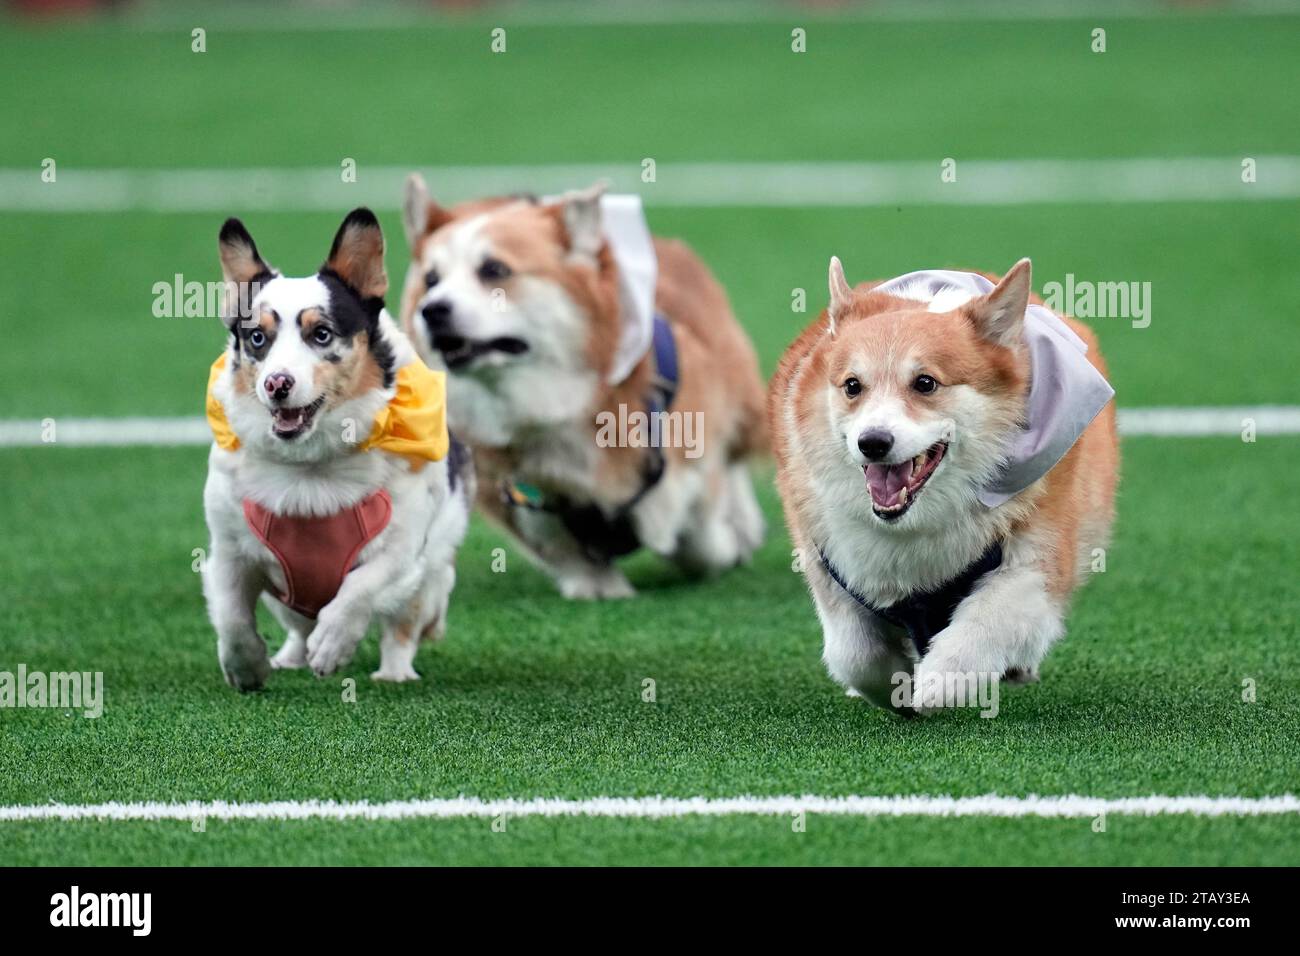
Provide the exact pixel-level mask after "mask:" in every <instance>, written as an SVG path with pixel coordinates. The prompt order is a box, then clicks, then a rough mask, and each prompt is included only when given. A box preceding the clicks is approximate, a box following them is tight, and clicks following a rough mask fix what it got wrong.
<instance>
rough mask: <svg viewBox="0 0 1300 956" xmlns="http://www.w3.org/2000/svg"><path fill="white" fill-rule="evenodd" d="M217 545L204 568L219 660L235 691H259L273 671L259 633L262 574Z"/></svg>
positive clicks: (209, 612)
mask: <svg viewBox="0 0 1300 956" xmlns="http://www.w3.org/2000/svg"><path fill="white" fill-rule="evenodd" d="M229 553H230V549H226V548H222V547H220V546H218V545H216V544H215V543H214V545H213V548H212V554H211V555H210V556H209V557H208V560H207V561H206V562H204V566H203V591H204V595H205V596H206V598H207V602H208V616H209V617H210V618H211V619H212V626H213V628H214V629H215V630H216V632H217V659H218V660H219V661H220V662H221V672H222V673H223V674H224V675H225V677H226V683H228V684H229V685H230V686H231V687H234V688H235V689H236V690H241V691H250V690H259V689H260V688H261V687H262V685H263V684H265V683H266V677H267V675H268V674H269V673H270V671H271V664H270V661H269V660H268V659H267V655H266V641H265V640H263V639H262V635H260V634H258V633H257V616H256V608H257V597H258V595H259V594H260V593H261V591H262V583H263V582H262V580H261V573H260V572H259V571H258V570H257V569H256V568H255V567H253V566H251V565H249V564H246V563H245V562H243V561H241V560H240V559H239V558H238V557H237V556H236V557H227V554H229Z"/></svg>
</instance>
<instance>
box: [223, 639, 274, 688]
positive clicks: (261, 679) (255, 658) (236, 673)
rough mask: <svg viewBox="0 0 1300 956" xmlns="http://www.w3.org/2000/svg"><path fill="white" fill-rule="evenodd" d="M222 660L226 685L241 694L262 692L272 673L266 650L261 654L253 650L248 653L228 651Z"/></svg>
mask: <svg viewBox="0 0 1300 956" xmlns="http://www.w3.org/2000/svg"><path fill="white" fill-rule="evenodd" d="M220 658H221V673H222V674H224V675H225V678H226V683H227V684H229V685H230V686H231V687H233V688H235V690H237V691H240V692H241V693H248V692H249V691H254V690H261V689H262V687H263V686H265V684H266V678H267V677H268V676H269V675H270V673H271V664H270V662H269V661H267V659H266V651H265V649H263V650H262V651H261V653H257V652H255V651H252V650H250V651H248V652H246V653H240V652H237V651H227V652H225V653H222V654H221V655H220Z"/></svg>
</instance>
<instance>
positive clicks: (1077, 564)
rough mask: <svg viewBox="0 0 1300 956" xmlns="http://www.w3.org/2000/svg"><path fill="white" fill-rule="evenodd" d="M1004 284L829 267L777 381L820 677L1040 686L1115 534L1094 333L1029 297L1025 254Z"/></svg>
mask: <svg viewBox="0 0 1300 956" xmlns="http://www.w3.org/2000/svg"><path fill="white" fill-rule="evenodd" d="M990 279H991V277H987V276H983V275H979V274H975V273H962V272H921V273H912V274H909V275H907V276H902V277H899V278H898V279H894V280H890V281H888V282H884V283H870V284H864V285H861V286H858V287H857V288H856V289H851V288H850V287H849V285H848V283H847V282H846V281H845V279H844V272H843V270H842V268H841V266H840V262H839V260H838V259H834V258H833V259H831V264H830V306H829V308H828V309H827V310H826V311H825V312H823V313H822V315H821V316H820V317H819V318H818V319H817V321H816V322H814V323H813V324H812V325H810V326H809V327H808V328H807V329H806V330H805V331H804V332H803V334H802V335H801V336H800V337H799V338H798V339H797V340H796V341H795V343H794V344H793V345H792V346H791V347H790V348H789V350H788V351H787V352H786V354H785V356H784V358H783V359H782V360H781V363H780V367H779V369H778V370H777V373H776V375H775V377H774V378H773V381H772V383H771V387H770V391H769V402H768V415H769V422H770V425H771V429H772V433H773V444H774V448H775V452H776V457H777V483H778V486H779V489H780V492H781V497H782V500H783V502H784V505H785V513H786V519H787V522H788V524H789V527H790V532H791V535H792V536H793V539H794V543H795V545H796V546H797V548H798V549H799V554H800V555H801V556H802V557H803V559H804V560H803V566H804V570H805V572H806V576H807V579H808V584H809V587H810V589H811V591H812V596H813V601H814V603H815V604H816V607H817V613H818V616H819V617H820V619H821V624H822V630H823V636H824V660H825V663H826V666H827V668H828V669H829V671H830V674H831V676H832V677H833V678H834V679H835V680H836V681H838V682H839V683H841V684H842V685H844V686H845V687H846V688H847V689H848V692H849V693H850V694H851V695H860V696H864V697H866V698H868V699H869V700H871V701H872V702H874V703H876V704H879V705H881V706H892V707H894V708H896V709H907V708H914V709H918V710H926V709H930V708H934V707H940V706H954V705H956V704H959V703H961V702H962V701H961V700H959V699H957V698H958V697H959V696H960V695H961V690H962V687H963V681H961V680H954V679H953V678H954V676H965V677H967V678H969V676H971V675H978V676H983V677H989V678H991V679H992V680H993V681H997V680H999V679H1005V680H1012V681H1025V680H1035V679H1037V673H1038V666H1039V663H1040V661H1041V660H1042V659H1043V657H1044V656H1045V655H1046V653H1047V651H1048V649H1049V648H1050V647H1051V645H1052V644H1053V642H1055V641H1056V640H1057V639H1059V638H1060V637H1061V636H1062V634H1063V633H1064V630H1065V624H1064V621H1065V614H1066V608H1067V605H1068V603H1069V599H1070V595H1071V593H1072V592H1073V591H1074V589H1075V588H1076V587H1077V586H1078V585H1079V584H1080V583H1081V581H1082V577H1083V575H1084V574H1085V573H1086V572H1087V571H1088V570H1089V567H1090V564H1091V562H1092V558H1093V555H1094V552H1093V549H1095V548H1100V547H1102V546H1103V545H1104V544H1105V542H1106V540H1107V535H1108V532H1109V528H1110V525H1111V520H1112V516H1113V501H1114V495H1115V486H1116V482H1117V479H1118V440H1117V436H1116V430H1115V415H1114V406H1113V404H1112V403H1110V399H1111V397H1112V396H1113V394H1114V393H1113V391H1112V390H1111V389H1110V386H1109V385H1108V384H1107V383H1106V380H1105V377H1104V376H1105V365H1104V364H1103V362H1102V358H1101V355H1100V354H1099V351H1098V347H1097V341H1096V339H1095V337H1094V336H1093V334H1092V332H1091V331H1090V330H1089V329H1088V328H1087V327H1086V326H1084V325H1082V324H1080V323H1078V322H1075V321H1074V320H1071V319H1062V318H1060V317H1058V316H1055V315H1054V314H1052V313H1051V312H1049V311H1048V310H1047V309H1045V308H1044V307H1043V306H1042V305H1041V302H1040V300H1038V299H1037V298H1036V297H1033V296H1032V295H1031V291H1030V264H1029V261H1028V260H1021V261H1020V262H1018V263H1017V264H1016V265H1015V267H1014V268H1012V269H1011V271H1010V272H1008V273H1007V274H1006V275H1005V276H1004V277H1003V278H1002V279H1001V281H999V282H997V284H996V286H995V285H994V283H993V281H990ZM903 685H907V687H908V689H909V693H908V694H906V695H900V694H898V692H897V691H898V688H899V687H900V686H903Z"/></svg>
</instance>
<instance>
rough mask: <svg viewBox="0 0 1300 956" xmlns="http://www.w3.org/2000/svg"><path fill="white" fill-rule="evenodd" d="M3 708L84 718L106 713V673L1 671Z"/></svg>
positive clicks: (23, 667)
mask: <svg viewBox="0 0 1300 956" xmlns="http://www.w3.org/2000/svg"><path fill="white" fill-rule="evenodd" d="M0 707H13V708H19V707H48V708H57V709H61V710H80V711H81V716H83V717H88V718H92V719H93V718H95V717H99V716H100V715H102V714H103V713H104V672H103V671H93V672H91V671H84V672H83V671H53V672H50V673H46V672H44V671H28V670H27V665H26V664H19V665H18V671H17V672H16V673H15V672H13V671H0Z"/></svg>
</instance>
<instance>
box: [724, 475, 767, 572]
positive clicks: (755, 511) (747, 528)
mask: <svg viewBox="0 0 1300 956" xmlns="http://www.w3.org/2000/svg"><path fill="white" fill-rule="evenodd" d="M727 484H728V488H729V491H730V507H731V524H732V527H734V528H735V529H736V543H737V545H738V547H739V548H740V560H741V561H742V562H744V561H748V560H749V559H750V558H751V557H752V556H753V554H754V552H755V551H757V550H758V548H759V546H760V545H761V544H762V543H763V536H764V535H765V534H766V533H767V522H766V521H765V520H764V518H763V509H762V508H760V507H759V506H758V498H757V497H756V496H755V495H754V482H753V478H752V477H751V475H750V473H749V466H748V465H746V464H745V463H744V462H739V461H738V462H735V463H733V464H731V465H729V466H728V468H727Z"/></svg>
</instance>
